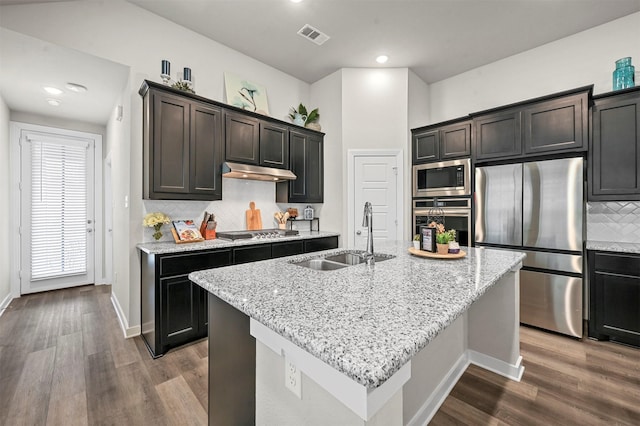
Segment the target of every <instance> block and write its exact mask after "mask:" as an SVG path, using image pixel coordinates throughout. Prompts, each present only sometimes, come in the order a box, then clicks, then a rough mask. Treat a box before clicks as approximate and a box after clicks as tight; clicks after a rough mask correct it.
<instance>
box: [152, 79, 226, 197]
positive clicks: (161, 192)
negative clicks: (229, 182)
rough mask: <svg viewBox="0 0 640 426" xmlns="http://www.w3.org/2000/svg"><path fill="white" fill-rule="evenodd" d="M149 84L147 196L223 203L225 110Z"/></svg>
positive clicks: (172, 90)
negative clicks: (223, 116) (222, 167)
mask: <svg viewBox="0 0 640 426" xmlns="http://www.w3.org/2000/svg"><path fill="white" fill-rule="evenodd" d="M175 92H176V90H174V89H170V88H165V87H163V86H161V85H156V84H152V83H147V82H145V84H144V85H143V88H141V92H140V93H141V94H142V95H143V156H144V160H143V197H144V198H145V199H157V200H220V199H222V172H221V165H222V161H223V145H222V144H223V140H222V124H223V123H222V109H221V108H220V107H218V106H215V105H213V104H208V103H206V102H199V101H197V100H194V99H191V98H189V97H188V96H183V95H181V94H179V93H175Z"/></svg>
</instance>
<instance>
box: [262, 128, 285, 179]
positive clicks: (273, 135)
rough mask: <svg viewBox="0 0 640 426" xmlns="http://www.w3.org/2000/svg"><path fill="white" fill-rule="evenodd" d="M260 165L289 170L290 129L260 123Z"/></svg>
mask: <svg viewBox="0 0 640 426" xmlns="http://www.w3.org/2000/svg"><path fill="white" fill-rule="evenodd" d="M260 165H261V166H265V167H275V168H276V169H288V168H289V128H288V127H287V126H284V125H279V124H274V123H269V122H261V123H260Z"/></svg>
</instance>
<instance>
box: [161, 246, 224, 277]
mask: <svg viewBox="0 0 640 426" xmlns="http://www.w3.org/2000/svg"><path fill="white" fill-rule="evenodd" d="M230 264H231V250H219V251H209V252H203V253H188V254H179V255H171V256H163V257H162V258H161V259H160V276H166V275H182V274H188V273H190V272H194V271H201V270H203V269H210V268H218V267H220V266H227V265H230Z"/></svg>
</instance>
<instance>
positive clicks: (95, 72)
mask: <svg viewBox="0 0 640 426" xmlns="http://www.w3.org/2000/svg"><path fill="white" fill-rule="evenodd" d="M128 78H129V67H127V66H124V65H122V64H117V63H115V62H111V61H108V60H106V59H103V58H98V57H96V56H91V55H88V54H86V53H82V52H78V51H76V50H72V49H68V48H65V47H61V46H58V45H55V44H51V43H47V42H44V41H42V40H39V39H36V38H33V37H29V36H26V35H24V34H20V33H17V32H14V31H10V30H7V29H5V28H1V27H0V93H2V97H3V98H4V101H5V102H6V103H7V105H8V106H9V108H10V109H11V110H12V111H21V112H28V113H33V114H38V115H43V116H51V117H58V118H64V119H72V120H77V121H82V122H87V123H95V124H101V125H104V124H105V123H106V122H107V120H108V118H109V116H110V114H111V113H112V112H113V109H114V107H115V103H116V101H117V98H118V96H119V95H120V94H121V93H122V90H123V89H124V87H125V84H126V83H127V80H128ZM67 83H77V84H81V85H83V86H85V87H87V89H88V90H87V91H86V92H85V93H76V92H73V91H70V90H68V89H66V87H65V86H66V84H67ZM44 86H53V87H56V88H58V89H61V90H62V91H63V92H62V93H61V94H60V95H50V94H48V93H46V92H45V90H44ZM47 99H58V100H60V102H61V104H60V105H59V106H51V105H49V104H48V103H47Z"/></svg>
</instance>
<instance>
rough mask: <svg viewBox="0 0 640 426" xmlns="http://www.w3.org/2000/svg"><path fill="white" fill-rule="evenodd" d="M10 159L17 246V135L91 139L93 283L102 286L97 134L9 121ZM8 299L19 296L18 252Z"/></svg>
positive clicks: (13, 257) (12, 236)
mask: <svg viewBox="0 0 640 426" xmlns="http://www.w3.org/2000/svg"><path fill="white" fill-rule="evenodd" d="M9 128H10V131H9V160H10V165H11V170H10V182H9V185H10V187H9V199H10V201H11V207H10V218H9V226H10V239H11V241H15V242H16V243H17V244H18V245H20V229H19V228H20V164H21V162H20V136H21V135H22V133H23V132H30V131H31V132H45V133H60V131H61V130H62V131H63V132H64V133H66V134H68V135H70V136H72V137H78V138H86V139H92V140H93V141H94V143H95V151H94V163H95V165H94V167H95V170H94V173H95V177H94V198H95V199H94V206H95V212H94V215H95V222H94V225H95V231H94V232H95V236H94V238H95V251H94V257H95V259H94V270H95V272H94V274H95V275H94V276H95V278H94V280H95V283H96V284H105V283H106V282H107V281H106V279H105V277H103V276H102V270H103V259H102V258H103V243H104V242H103V233H104V229H103V228H104V220H103V208H102V204H103V201H102V198H103V190H102V180H103V177H102V135H99V134H96V133H87V132H80V131H76V130H66V129H60V128H55V127H48V126H40V125H37V124H30V123H21V122H18V121H10V122H9ZM10 265H11V271H10V273H11V297H12V298H17V297H20V276H19V273H20V251H19V250H17V249H16V250H11V259H10Z"/></svg>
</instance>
